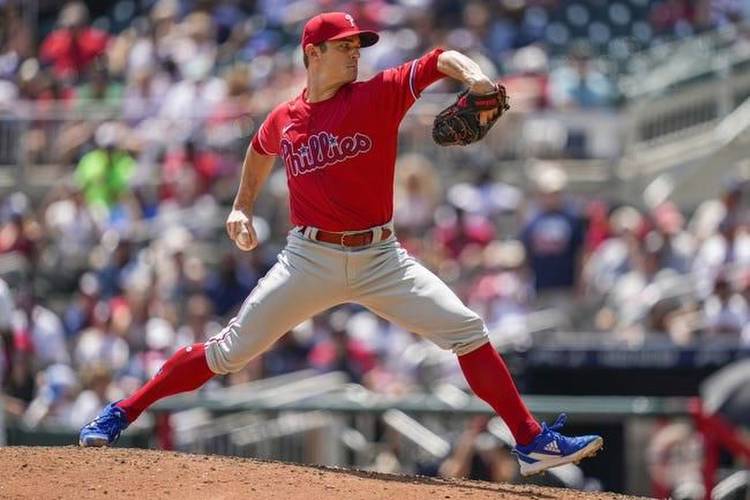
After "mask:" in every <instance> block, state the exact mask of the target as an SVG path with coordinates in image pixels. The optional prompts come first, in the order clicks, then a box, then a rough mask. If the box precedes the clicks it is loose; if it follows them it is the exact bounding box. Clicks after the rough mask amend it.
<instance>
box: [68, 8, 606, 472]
mask: <svg viewBox="0 0 750 500" xmlns="http://www.w3.org/2000/svg"><path fill="white" fill-rule="evenodd" d="M377 41H378V34H377V33H375V32H373V31H368V30H363V29H360V28H359V26H357V23H356V22H355V20H354V18H353V17H352V16H351V15H349V14H346V13H344V12H327V13H324V14H320V15H318V16H315V17H313V18H312V19H311V20H310V21H308V22H307V24H306V25H305V27H304V30H303V33H302V50H303V52H304V56H303V59H304V61H303V62H304V64H305V66H306V68H307V86H306V87H305V89H304V90H303V91H302V92H301V93H300V94H299V95H298V96H297V97H295V98H294V99H291V100H290V101H287V102H283V103H281V104H280V105H278V106H277V107H276V108H275V109H274V110H273V111H272V112H271V113H270V115H269V116H268V117H267V118H266V120H265V121H264V122H263V124H262V125H261V126H260V127H259V129H258V131H257V133H256V134H255V137H254V138H253V140H252V143H251V145H250V147H249V148H248V151H247V155H246V158H245V163H244V165H243V170H242V175H241V180H240V186H239V189H238V193H237V196H236V198H235V202H234V207H233V210H232V211H231V213H230V214H229V217H228V218H227V223H226V229H227V233H228V234H229V237H230V238H231V239H232V240H234V242H235V243H236V244H237V246H238V247H239V248H240V249H242V250H245V251H250V250H252V249H253V248H255V247H256V246H257V244H258V239H257V236H256V232H255V229H254V228H253V222H252V220H253V204H254V202H255V199H256V197H257V195H258V193H259V191H260V189H261V186H262V185H263V184H264V183H265V181H266V179H267V177H268V174H269V173H270V171H271V167H272V166H273V164H274V161H275V157H276V156H279V157H280V158H281V159H282V161H283V165H284V167H285V170H286V174H287V183H288V186H289V205H290V213H291V219H292V224H293V225H294V228H293V229H292V230H291V231H290V232H289V236H288V238H287V242H288V243H287V246H286V247H285V248H284V249H283V250H282V252H281V253H280V255H279V258H278V262H277V264H276V265H274V267H273V268H272V269H271V270H270V271H269V272H268V274H267V275H266V276H265V277H264V278H263V279H262V280H260V281H259V283H258V285H257V286H256V288H255V289H254V290H253V291H252V292H251V293H250V296H249V297H248V298H247V300H246V301H245V303H244V304H243V306H242V308H241V309H240V312H239V314H238V316H237V317H235V318H234V319H232V320H231V321H230V323H229V324H228V325H227V327H226V328H224V330H222V331H221V332H220V333H219V334H218V335H216V336H214V337H212V338H211V339H209V340H208V341H207V342H206V343H205V344H204V343H197V344H193V345H191V346H187V347H185V348H183V349H180V350H178V351H177V353H176V354H175V355H174V356H173V357H172V358H170V359H169V360H168V361H167V362H166V363H165V364H164V367H163V368H162V369H161V371H160V372H159V374H157V375H156V376H155V377H154V378H153V379H152V380H151V381H149V382H148V383H147V384H146V385H145V386H144V387H142V388H141V389H139V390H138V391H136V393H135V394H133V395H132V396H131V397H129V398H127V399H125V400H123V401H120V402H117V403H114V404H112V405H110V406H108V407H107V408H105V410H103V412H102V413H101V414H100V416H99V417H98V418H97V419H96V420H94V421H93V422H91V423H90V424H89V425H87V426H85V427H84V428H83V429H82V430H81V434H80V443H81V445H83V446H107V445H110V444H112V443H113V442H114V441H115V440H116V439H117V437H118V436H119V435H120V432H121V431H122V430H123V429H124V428H125V427H127V425H128V424H129V423H130V422H132V421H133V420H135V419H136V418H137V417H138V415H140V413H141V412H143V411H144V410H145V409H146V408H147V407H148V406H150V405H151V404H152V403H154V402H155V401H156V400H158V399H161V398H163V397H166V396H169V395H172V394H176V393H178V392H184V391H188V390H193V389H196V388H198V387H200V386H201V385H203V384H204V383H205V382H206V381H207V380H209V379H210V378H211V377H213V376H214V375H215V374H226V373H232V372H236V371H238V370H241V369H242V368H243V367H244V366H245V365H246V364H247V363H248V362H249V361H250V360H251V359H253V358H254V357H256V356H258V355H259V354H260V353H262V352H264V351H265V350H267V349H268V348H269V347H270V346H271V344H273V343H274V342H275V341H276V340H277V339H278V338H279V337H281V336H282V335H283V334H284V333H286V332H288V331H289V330H290V329H292V328H293V327H294V326H295V325H297V324H299V323H301V322H303V321H304V320H306V319H307V318H309V317H311V316H314V315H316V314H318V313H320V312H322V311H324V310H327V309H329V308H331V307H333V306H335V305H338V304H341V303H347V302H355V303H359V304H361V305H363V306H365V307H367V308H368V309H370V310H372V311H373V312H375V313H376V314H379V315H380V316H382V317H384V318H386V319H388V320H390V321H392V322H394V323H396V324H398V325H399V326H401V327H402V328H404V329H406V330H408V331H411V332H414V333H416V334H419V335H422V336H424V337H426V338H428V339H430V340H431V341H433V342H435V343H436V344H437V345H438V346H440V347H442V348H444V349H447V350H451V351H452V352H453V353H455V354H456V355H457V357H458V362H459V364H460V366H461V369H462V370H463V372H464V375H465V376H466V379H467V381H468V383H469V385H470V387H471V388H472V389H473V390H474V392H475V393H476V394H477V395H478V396H479V397H480V398H482V399H484V400H485V401H486V402H487V403H489V404H490V405H491V406H492V407H493V409H494V410H495V411H496V412H497V413H498V414H499V415H500V416H501V417H502V418H503V420H504V421H505V422H506V424H507V425H508V427H509V428H510V429H511V432H512V433H513V435H514V438H515V441H516V443H517V444H516V447H515V448H514V451H515V452H516V454H517V455H518V458H519V462H520V464H521V473H522V474H525V475H528V474H534V473H537V472H541V471H543V470H545V469H548V468H550V467H555V466H557V465H562V464H564V463H568V462H573V461H577V460H580V459H582V458H585V457H587V456H590V455H591V454H593V453H595V452H596V451H597V450H598V449H599V448H600V447H601V446H602V438H601V437H599V436H584V437H580V438H569V437H566V436H563V435H562V434H560V433H559V430H561V427H562V425H563V424H564V417H563V418H562V419H558V421H557V422H556V423H555V424H554V425H553V426H550V427H547V426H546V425H545V424H542V425H540V424H539V423H538V422H537V421H536V419H535V418H534V417H533V416H532V415H531V413H530V412H529V410H528V408H527V407H526V405H525V404H524V403H523V401H522V399H521V397H520V395H519V393H518V390H517V389H516V387H515V384H514V383H513V380H512V378H511V376H510V373H509V371H508V369H507V367H506V366H505V363H504V362H503V361H502V359H501V358H500V356H499V355H498V353H497V351H496V350H495V349H494V348H493V347H492V345H491V344H490V342H489V338H488V336H487V328H486V326H485V324H484V322H483V321H482V319H481V318H480V317H479V316H478V315H477V314H476V313H474V312H473V311H471V310H470V309H468V308H467V307H466V306H465V305H464V304H463V303H462V302H461V300H460V299H459V298H458V297H457V296H456V294H455V293H454V292H453V291H452V290H451V289H450V288H448V286H447V285H446V284H445V283H443V282H442V281H441V280H440V278H438V277H437V276H435V275H434V274H433V273H432V272H430V271H429V270H428V269H426V268H425V267H424V266H422V265H421V264H420V263H418V262H417V261H416V260H415V259H413V258H412V257H411V256H409V254H408V253H407V252H406V251H405V250H403V249H402V248H401V246H400V245H399V243H398V241H397V240H396V237H395V235H394V229H393V222H392V217H393V191H394V173H395V160H396V152H397V145H398V127H399V124H400V122H401V120H402V118H403V117H404V115H405V114H406V112H407V111H408V110H409V108H410V107H411V106H412V105H413V104H414V102H415V101H416V100H417V99H418V98H419V96H420V94H421V93H422V91H423V90H424V89H425V88H427V87H428V86H429V85H430V84H432V83H433V82H435V81H437V80H439V79H441V78H443V77H445V76H448V77H451V78H454V79H456V80H458V81H460V82H462V83H464V84H465V85H467V86H468V87H469V90H470V91H471V92H474V93H477V94H485V93H489V92H494V91H495V89H496V87H495V83H494V82H492V81H491V80H490V79H489V78H488V77H487V76H486V75H485V74H484V73H482V71H481V69H480V68H479V66H478V65H477V64H476V63H475V62H474V61H472V60H471V59H469V58H468V57H466V56H464V55H462V54H460V53H458V52H455V51H451V50H449V51H445V50H442V49H434V50H432V51H430V52H428V53H426V54H424V55H423V56H422V57H420V58H418V59H415V60H413V61H409V62H407V63H405V64H402V65H400V66H397V67H395V68H390V69H387V70H385V71H382V72H380V73H378V74H376V75H375V76H374V77H372V78H371V79H369V80H367V81H362V82H358V81H357V76H358V68H359V57H360V50H361V49H362V48H364V47H369V46H371V45H373V44H375V43H376V42H377ZM493 113H496V111H487V112H485V114H484V115H480V117H479V118H480V121H482V120H487V119H492V118H493Z"/></svg>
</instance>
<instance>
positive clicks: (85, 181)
mask: <svg viewBox="0 0 750 500" xmlns="http://www.w3.org/2000/svg"><path fill="white" fill-rule="evenodd" d="M122 139H123V138H122V129H121V128H120V126H119V125H118V124H116V123H114V122H107V123H103V124H101V125H100V126H99V128H98V129H97V130H96V136H95V141H96V146H97V147H96V149H94V150H93V151H90V152H88V153H86V154H85V155H84V156H83V157H82V158H81V161H80V162H79V163H78V166H77V167H76V171H75V179H76V183H77V184H78V186H79V188H80V189H81V190H82V191H83V194H84V196H85V198H86V203H88V204H89V205H90V206H93V207H95V208H98V209H104V210H105V211H106V210H108V209H111V208H112V207H113V206H114V205H115V204H116V203H117V202H118V201H120V200H121V197H122V195H123V194H125V193H127V190H128V189H129V188H128V185H129V182H130V179H131V178H132V177H133V174H134V170H135V167H136V164H135V160H134V159H133V158H132V157H131V156H130V154H129V153H127V152H126V151H124V150H123V149H122V146H121V141H122Z"/></svg>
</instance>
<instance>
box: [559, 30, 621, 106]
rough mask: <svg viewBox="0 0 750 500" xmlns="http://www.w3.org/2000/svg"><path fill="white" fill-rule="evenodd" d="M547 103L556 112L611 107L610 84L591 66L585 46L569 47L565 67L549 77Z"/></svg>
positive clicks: (612, 97) (611, 93)
mask: <svg viewBox="0 0 750 500" xmlns="http://www.w3.org/2000/svg"><path fill="white" fill-rule="evenodd" d="M549 99H550V102H551V103H552V105H553V106H555V107H558V108H595V107H606V106H610V105H612V104H613V102H614V89H613V88H612V83H611V82H610V81H609V80H608V79H607V77H606V76H605V75H604V74H603V73H602V72H601V71H599V70H598V69H596V67H595V66H594V63H593V62H592V54H591V49H590V47H589V46H588V45H583V44H581V45H575V46H573V47H572V48H571V51H570V55H569V59H568V63H567V64H566V65H564V66H561V67H560V68H558V69H556V70H553V71H552V72H551V73H550V76H549Z"/></svg>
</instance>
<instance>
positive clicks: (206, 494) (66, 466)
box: [0, 446, 628, 500]
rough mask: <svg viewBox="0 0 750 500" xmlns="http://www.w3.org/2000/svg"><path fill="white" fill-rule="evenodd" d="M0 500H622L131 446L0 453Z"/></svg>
mask: <svg viewBox="0 0 750 500" xmlns="http://www.w3.org/2000/svg"><path fill="white" fill-rule="evenodd" d="M0 471H2V474H0V475H1V476H2V480H0V498H13V499H20V498H44V499H55V498H75V499H76V500H78V499H84V498H149V499H151V498H178V499H180V500H191V499H201V500H202V499H206V498H210V499H229V498H244V499H246V498H257V499H262V500H266V499H269V500H270V499H281V500H298V499H299V500H315V499H347V500H349V499H368V500H369V499H383V500H385V499H399V500H412V499H413V500H417V499H420V500H421V499H429V500H438V499H446V498H449V499H461V500H463V499H467V500H468V499H479V498H482V499H488V498H503V499H508V500H515V499H518V500H537V499H538V500H551V499H573V498H576V499H581V498H583V499H590V500H598V499H625V498H628V497H623V496H620V495H615V494H610V493H597V494H591V493H582V492H578V491H569V490H558V489H551V488H541V487H536V486H515V485H507V484H495V483H485V482H478V481H446V480H438V479H431V478H422V477H409V476H397V475H387V474H375V473H370V472H364V471H356V470H346V469H332V468H327V467H310V466H302V465H293V464H287V463H281V462H268V461H259V460H249V459H241V458H230V457H221V456H214V455H212V456H205V455H188V454H183V453H174V452H164V451H156V450H140V449H131V448H113V449H106V448H104V449H103V448H98V449H82V448H77V447H72V446H69V447H61V448H42V447H38V448H37V447H9V448H0Z"/></svg>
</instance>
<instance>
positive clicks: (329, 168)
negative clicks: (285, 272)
mask: <svg viewBox="0 0 750 500" xmlns="http://www.w3.org/2000/svg"><path fill="white" fill-rule="evenodd" d="M442 52H443V51H442V50H441V49H435V50H433V51H431V52H429V53H427V54H425V55H424V56H422V57H421V58H419V59H415V60H414V61H410V62H408V63H405V64H402V65H401V66H397V67H395V68H391V69H387V70H385V71H382V72H380V73H378V74H377V75H375V76H374V77H373V78H371V79H370V80H367V81H364V82H353V83H349V84H347V85H344V86H343V87H341V88H340V89H339V90H338V91H337V92H336V94H335V95H334V96H333V97H331V98H330V99H326V100H325V101H321V102H316V103H310V102H307V101H306V100H305V98H304V96H305V94H306V90H305V91H303V92H302V93H301V94H300V95H299V96H297V97H296V98H294V99H292V100H290V101H288V102H285V103H283V104H281V105H279V106H277V107H276V108H275V109H274V110H273V111H272V112H271V113H270V114H269V115H268V117H267V118H266V120H265V122H263V124H262V125H261V126H260V128H259V130H258V133H257V134H256V135H255V137H254V138H253V141H252V147H253V148H254V149H255V151H257V152H258V153H260V154H264V155H278V156H281V158H282V160H283V161H284V166H285V168H286V175H287V184H288V185H289V206H290V213H291V219H292V224H294V225H296V226H313V227H317V228H320V229H324V230H327V231H353V230H359V229H366V228H369V227H374V226H378V225H381V224H385V223H386V222H388V221H389V220H391V217H392V216H393V182H394V179H393V176H394V171H395V163H396V151H397V146H398V127H399V124H400V123H401V120H402V119H403V117H404V115H405V114H406V112H407V111H408V110H409V108H410V107H411V106H412V105H413V104H414V102H415V101H416V99H417V98H418V97H419V95H420V93H421V92H422V91H423V90H424V89H425V88H426V87H427V86H429V85H430V84H432V83H433V82H435V81H436V80H439V79H440V78H442V77H443V76H445V75H443V74H442V73H440V72H439V71H438V69H437V59H438V56H439V55H440V54H441V53H442Z"/></svg>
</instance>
